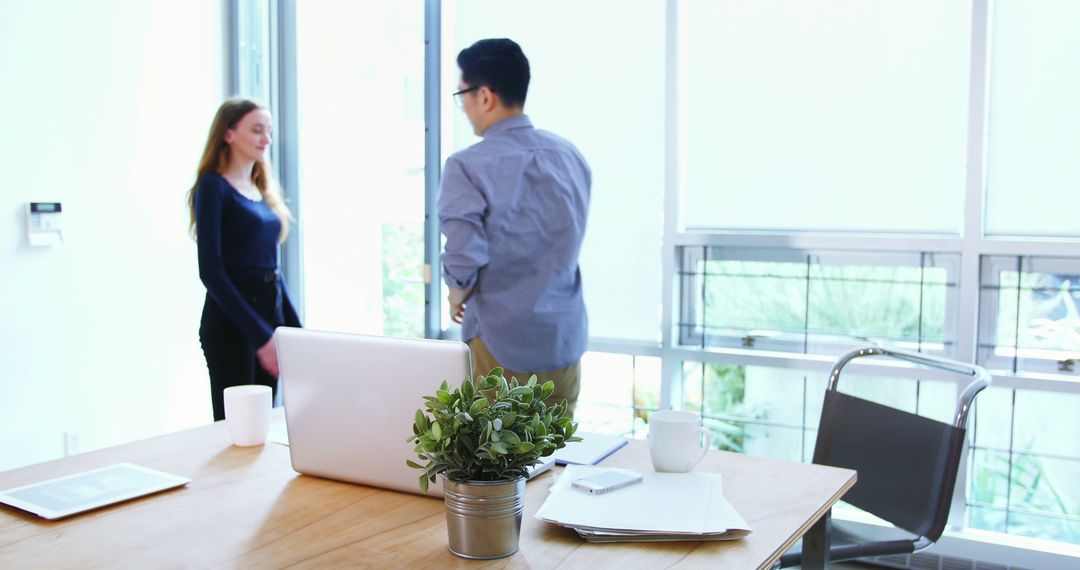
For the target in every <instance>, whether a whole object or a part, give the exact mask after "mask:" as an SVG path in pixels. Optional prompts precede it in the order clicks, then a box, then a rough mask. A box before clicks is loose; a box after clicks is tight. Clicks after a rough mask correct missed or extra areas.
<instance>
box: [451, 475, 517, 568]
mask: <svg viewBox="0 0 1080 570" xmlns="http://www.w3.org/2000/svg"><path fill="white" fill-rule="evenodd" d="M443 492H444V493H445V502H446V531H447V534H448V535H449V539H450V552H452V553H454V554H456V555H458V556H460V557H462V558H473V559H478V560H488V559H491V558H503V557H505V556H510V555H511V554H513V553H515V552H517V551H518V538H519V537H520V535H521V513H522V511H523V507H524V505H525V479H524V478H523V477H519V478H517V479H513V480H508V481H462V482H454V481H450V480H448V479H443Z"/></svg>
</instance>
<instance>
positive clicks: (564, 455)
mask: <svg viewBox="0 0 1080 570" xmlns="http://www.w3.org/2000/svg"><path fill="white" fill-rule="evenodd" d="M574 435H575V436H577V437H580V438H581V441H573V442H570V443H568V444H566V447H564V448H562V449H557V450H555V453H554V454H553V457H555V462H556V463H558V464H559V465H596V464H597V463H600V461H601V460H603V459H604V458H605V457H607V456H609V455H611V454H612V453H615V452H616V451H618V450H619V449H621V448H622V447H623V446H624V445H626V441H627V440H626V438H625V437H619V436H616V435H603V434H599V433H589V432H577V433H575V434H574Z"/></svg>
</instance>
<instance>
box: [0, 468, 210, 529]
mask: <svg viewBox="0 0 1080 570" xmlns="http://www.w3.org/2000/svg"><path fill="white" fill-rule="evenodd" d="M190 482H191V480H190V479H186V478H184V477H179V476H176V475H171V474H169V473H164V472H161V471H155V470H153V469H147V468H145V467H140V466H138V465H133V464H131V463H119V464H117V465H111V466H109V467H103V468H101V469H94V470H92V471H85V472H83V473H76V474H74V475H68V476H67V477H60V478H58V479H50V480H48V481H42V482H40V483H34V484H32V485H26V486H23V487H17V488H15V489H8V490H6V491H0V502H2V503H6V504H8V505H11V506H13V507H16V508H19V509H23V510H25V511H30V512H31V513H34V514H36V515H38V516H41V517H44V518H47V519H58V518H62V517H66V516H70V515H73V514H76V513H81V512H84V511H88V510H90V509H96V508H99V507H104V506H106V505H111V504H113V503H118V502H120V501H126V500H128V499H134V498H136V497H141V496H143V495H148V494H150V493H156V492H158V491H164V490H166V489H172V488H174V487H179V486H181V485H186V484H187V483H190Z"/></svg>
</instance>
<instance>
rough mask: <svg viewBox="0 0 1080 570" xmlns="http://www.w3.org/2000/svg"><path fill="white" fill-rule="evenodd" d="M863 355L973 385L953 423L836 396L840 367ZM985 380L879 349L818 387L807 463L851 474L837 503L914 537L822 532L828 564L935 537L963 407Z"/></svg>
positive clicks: (939, 361)
mask: <svg viewBox="0 0 1080 570" xmlns="http://www.w3.org/2000/svg"><path fill="white" fill-rule="evenodd" d="M867 356H888V357H892V358H897V359H900V360H905V361H908V362H912V363H916V364H920V365H923V366H927V367H929V368H937V369H941V370H947V371H950V372H955V373H957V374H962V375H965V376H971V377H972V378H973V380H972V381H971V383H970V384H968V385H967V387H966V388H964V390H963V392H962V393H961V395H960V399H959V401H958V402H957V404H956V413H955V416H954V420H953V423H952V424H951V425H950V424H946V423H942V422H938V421H934V420H931V419H929V418H924V417H922V416H918V415H915V414H910V413H908V412H904V411H900V410H897V409H895V408H891V407H889V406H884V405H881V404H877V403H874V402H870V401H867V400H863V399H860V398H856V397H854V396H849V395H847V394H843V393H840V392H838V391H837V389H836V385H837V381H838V380H839V378H840V371H841V370H842V369H843V368H844V366H845V365H846V364H847V363H849V362H851V361H852V360H854V359H856V358H862V357H867ZM990 382H991V377H990V374H989V373H988V372H987V371H986V369H984V368H982V367H981V366H975V365H973V364H967V363H964V362H959V361H955V360H949V359H945V358H939V357H935V356H929V355H925V354H916V353H912V352H905V351H900V350H892V349H887V348H881V347H866V348H860V349H856V350H853V351H851V352H848V353H847V354H844V355H843V356H841V357H840V358H839V360H837V361H836V364H834V365H833V369H832V373H831V374H830V375H829V382H828V386H827V387H826V389H825V401H824V404H823V405H822V409H821V424H820V426H819V429H818V436H817V443H816V444H815V446H814V461H813V462H814V463H816V464H819V465H831V466H835V467H845V468H848V469H854V470H856V471H857V472H858V481H857V482H856V483H855V486H854V487H852V488H851V490H850V491H848V492H847V494H846V495H844V498H843V499H844V500H845V501H847V502H848V503H850V504H852V505H855V506H856V507H859V508H861V509H863V510H864V511H867V512H869V513H871V514H873V515H875V516H877V517H879V518H881V519H884V520H886V521H888V522H890V523H892V524H893V525H895V526H896V527H898V528H900V529H903V530H906V531H908V532H909V533H911V534H913V535H916V536H915V537H914V538H910V539H907V538H905V539H899V540H884V541H881V540H879V541H864V540H860V539H859V538H858V537H854V536H851V535H845V534H843V533H842V532H840V531H839V529H833V530H831V531H829V532H828V534H829V544H828V559H829V560H830V561H833V562H839V561H843V560H852V559H855V558H864V557H868V556H883V555H890V554H910V553H913V552H918V551H920V550H923V549H925V548H927V547H929V546H930V545H932V544H933V543H934V542H936V541H937V539H938V538H940V537H941V533H942V531H944V530H945V524H946V522H947V520H948V518H949V507H950V505H951V503H952V496H953V487H955V485H956V474H957V470H958V468H959V465H960V456H961V454H962V452H963V449H964V435H965V433H966V430H965V427H964V426H965V423H966V421H967V414H968V410H969V409H970V408H971V404H972V401H973V400H974V399H975V396H976V395H977V394H978V393H979V392H981V391H982V390H983V389H984V388H986V387H987V386H989V385H990ZM801 563H802V550H801V546H796V548H795V549H793V550H792V551H790V552H788V553H787V554H785V555H784V556H782V557H781V558H780V567H781V568H787V567H789V566H798V565H800V564H801Z"/></svg>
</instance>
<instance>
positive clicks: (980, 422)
mask: <svg viewBox="0 0 1080 570" xmlns="http://www.w3.org/2000/svg"><path fill="white" fill-rule="evenodd" d="M1012 400H1013V391H1012V390H1011V389H1009V388H995V387H992V386H991V387H990V388H987V389H985V390H983V391H982V392H980V393H979V397H978V398H976V401H975V408H974V412H973V415H972V420H971V424H970V425H971V426H974V430H975V442H974V443H975V445H977V446H979V447H993V448H997V449H1009V445H1010V441H1011V440H1012V425H1013V419H1012V417H1013V405H1012Z"/></svg>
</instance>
